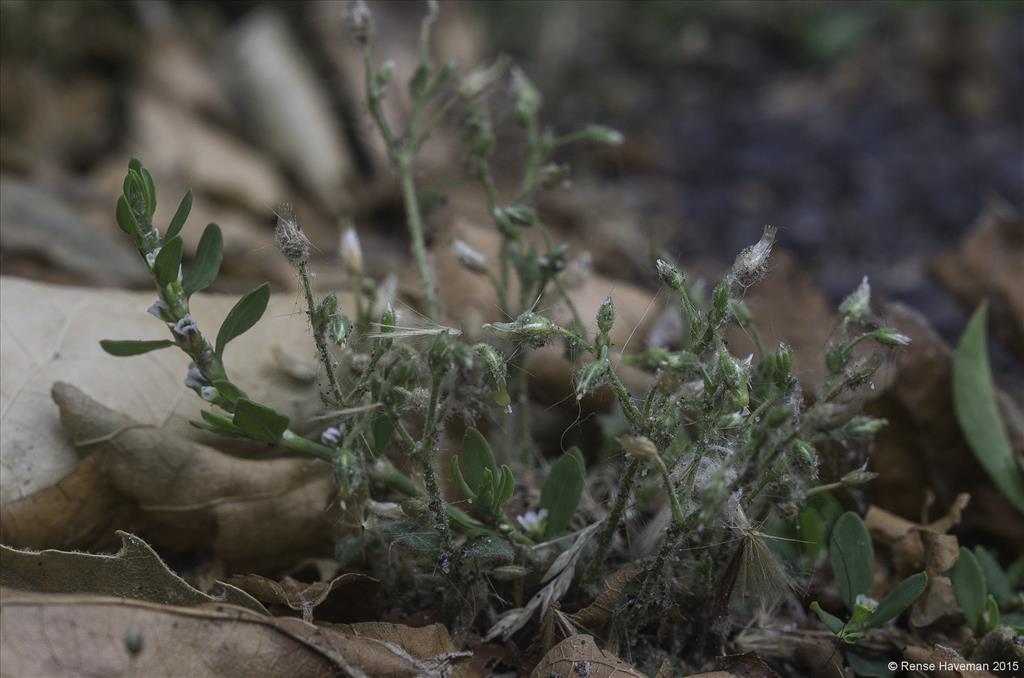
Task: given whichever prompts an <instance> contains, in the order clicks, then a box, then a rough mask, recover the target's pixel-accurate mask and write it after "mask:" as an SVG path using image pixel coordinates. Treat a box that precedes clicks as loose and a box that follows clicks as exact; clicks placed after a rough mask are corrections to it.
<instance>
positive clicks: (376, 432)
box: [370, 414, 456, 459]
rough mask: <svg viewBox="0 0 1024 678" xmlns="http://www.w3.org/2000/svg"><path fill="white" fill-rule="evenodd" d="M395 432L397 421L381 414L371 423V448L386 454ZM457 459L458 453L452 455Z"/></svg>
mask: <svg viewBox="0 0 1024 678" xmlns="http://www.w3.org/2000/svg"><path fill="white" fill-rule="evenodd" d="M394 432H395V422H393V421H392V420H391V417H388V416H385V415H383V414H382V415H380V416H379V417H377V418H376V419H374V420H373V423H372V424H370V433H371V435H370V442H371V445H370V447H371V449H372V451H373V453H374V454H376V455H381V454H384V453H385V452H386V451H387V449H388V443H389V442H391V434H393V433H394ZM452 458H453V459H455V458H456V455H452Z"/></svg>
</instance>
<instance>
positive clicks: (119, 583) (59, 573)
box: [0, 531, 267, 614]
mask: <svg viewBox="0 0 1024 678" xmlns="http://www.w3.org/2000/svg"><path fill="white" fill-rule="evenodd" d="M117 534H118V536H119V537H121V550H120V551H118V552H117V553H115V554H114V555H99V554H92V553H79V552H71V551H54V550H47V551H22V550H19V549H12V548H10V547H8V546H3V545H0V556H2V557H3V568H2V569H0V586H2V587H3V588H7V589H16V590H19V591H35V592H38V593H90V594H96V595H101V596H113V597H116V598H129V599H132V600H143V601H148V602H151V603H159V604H162V605H179V606H187V605H200V604H203V603H227V604H230V605H237V606H239V607H244V608H247V609H249V610H252V611H253V612H258V613H261V614H267V611H266V609H265V608H264V607H263V606H262V605H260V603H259V602H258V601H257V600H256V599H255V598H253V597H252V596H250V595H249V594H248V593H246V592H245V591H243V590H241V589H239V588H236V587H234V586H231V585H230V584H224V583H223V582H220V586H221V587H222V588H223V590H224V595H223V597H221V598H215V597H213V596H211V595H208V594H206V593H203V592H202V591H200V590H198V589H195V588H193V587H192V586H190V585H189V584H188V582H186V581H185V580H184V579H182V578H181V577H179V576H178V575H177V574H175V573H174V572H172V571H171V570H170V569H169V568H168V567H167V565H165V564H164V562H163V561H162V560H161V559H160V556H158V555H157V554H156V552H155V551H154V550H153V549H152V548H150V546H149V544H147V543H146V542H144V541H143V540H141V539H139V538H138V537H136V536H135V535H132V534H128V533H127V532H120V531H118V533H117Z"/></svg>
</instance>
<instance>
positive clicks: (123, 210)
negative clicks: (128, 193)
mask: <svg viewBox="0 0 1024 678" xmlns="http://www.w3.org/2000/svg"><path fill="white" fill-rule="evenodd" d="M117 225H118V227H119V228H120V229H121V230H122V231H124V232H125V233H127V234H128V235H130V236H131V237H132V238H138V237H139V235H140V234H141V229H140V228H139V225H138V223H137V222H136V221H135V215H134V214H132V208H131V207H130V206H129V205H128V200H127V199H125V197H124V196H123V195H122V196H121V197H120V198H118V199H117Z"/></svg>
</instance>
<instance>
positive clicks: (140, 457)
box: [0, 383, 338, 570]
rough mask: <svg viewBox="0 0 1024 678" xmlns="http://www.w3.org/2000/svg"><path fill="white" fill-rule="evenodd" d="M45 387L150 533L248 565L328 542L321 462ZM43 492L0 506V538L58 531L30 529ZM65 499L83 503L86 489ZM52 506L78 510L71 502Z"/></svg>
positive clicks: (329, 519) (326, 479)
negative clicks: (264, 453) (243, 453)
mask: <svg viewBox="0 0 1024 678" xmlns="http://www.w3.org/2000/svg"><path fill="white" fill-rule="evenodd" d="M53 391H54V393H53V395H54V399H55V400H56V401H57V403H58V405H59V407H60V411H61V417H62V419H63V421H64V424H65V428H66V429H67V436H68V439H69V440H70V441H73V442H74V441H77V443H78V445H79V447H80V448H81V451H82V452H83V453H88V454H89V457H88V458H87V461H88V459H92V458H96V459H97V460H98V461H97V462H94V463H96V464H97V467H96V470H97V471H98V478H99V480H100V481H101V482H100V487H104V486H109V487H111V488H112V489H113V490H114V492H115V493H116V494H117V496H119V497H121V498H123V501H124V502H125V503H127V504H128V505H130V507H132V508H133V509H134V513H133V514H132V515H133V517H134V519H136V520H139V521H142V522H144V523H145V524H146V525H148V526H149V529H148V530H147V534H150V535H152V537H151V538H152V540H153V541H154V543H156V544H158V545H163V546H165V547H167V548H171V549H184V548H189V547H191V548H196V547H208V548H210V549H211V550H212V551H213V554H214V555H215V556H216V557H218V558H220V559H221V560H223V561H224V562H225V563H226V564H228V565H232V566H234V567H237V568H246V569H253V570H259V569H265V568H266V569H269V568H273V567H281V566H285V565H287V564H289V563H293V562H295V561H296V560H299V559H302V558H304V557H308V556H312V555H318V554H322V553H325V552H326V553H329V552H330V549H331V538H332V529H333V528H334V526H335V523H336V521H337V518H338V515H337V507H336V504H333V503H332V502H331V499H332V497H333V495H334V492H335V487H334V481H333V477H332V474H331V470H330V468H329V467H328V466H327V465H326V464H324V463H322V462H317V461H311V460H306V459H269V460H259V461H257V460H246V459H239V458H236V457H232V456H229V455H226V454H223V453H222V452H219V451H218V450H215V449H213V448H210V447H206V446H204V445H200V444H198V443H194V442H192V441H190V440H186V439H185V438H182V437H179V436H176V435H171V434H169V433H166V432H164V431H162V430H160V429H156V428H152V427H147V426H142V425H140V424H138V423H137V422H135V421H134V420H132V419H131V418H129V417H127V416H125V415H123V414H120V413H118V412H115V411H113V410H111V409H109V408H107V407H104V406H103V405H101V404H99V403H97V402H96V401H94V400H93V399H91V398H90V397H89V396H87V395H85V394H84V393H83V392H82V391H80V390H79V389H77V388H75V387H74V386H71V385H69V384H63V383H58V384H56V385H55V386H54V389H53ZM40 494H44V493H40ZM44 497H45V498H47V499H48V501H47V503H43V504H37V503H36V502H35V501H34V499H35V496H32V497H29V498H28V499H26V500H24V501H20V502H16V503H14V504H10V505H8V506H7V507H5V510H4V511H3V513H2V514H0V515H2V519H3V520H2V524H0V527H2V536H3V540H4V541H5V542H7V543H13V544H17V545H20V546H26V545H27V546H30V547H36V548H39V547H45V546H48V545H49V544H48V543H47V540H50V539H53V538H55V537H56V536H59V535H54V534H49V533H47V534H43V533H40V532H39V531H38V529H37V528H38V525H39V524H40V521H41V522H42V523H44V524H47V525H50V524H51V523H52V518H51V517H50V516H49V515H47V514H46V513H43V512H44V511H49V510H53V509H54V508H55V505H54V502H53V501H52V499H53V498H52V497H50V496H49V495H48V494H44ZM73 499H74V500H76V501H82V502H84V503H85V506H86V508H87V509H88V506H89V500H90V498H89V497H88V496H76V497H74V498H73ZM56 508H57V509H59V512H71V511H74V510H76V506H75V505H73V504H72V505H65V506H57V507H56ZM93 529H95V526H93ZM40 542H42V543H40Z"/></svg>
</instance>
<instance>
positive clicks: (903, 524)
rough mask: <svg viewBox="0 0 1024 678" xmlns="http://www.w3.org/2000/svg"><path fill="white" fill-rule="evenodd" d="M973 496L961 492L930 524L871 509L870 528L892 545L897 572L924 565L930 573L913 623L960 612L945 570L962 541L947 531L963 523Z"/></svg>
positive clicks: (913, 610)
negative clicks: (940, 515)
mask: <svg viewBox="0 0 1024 678" xmlns="http://www.w3.org/2000/svg"><path fill="white" fill-rule="evenodd" d="M970 500H971V497H970V495H968V494H960V495H958V496H957V498H956V500H955V501H954V502H953V504H952V505H951V506H950V507H949V510H948V511H947V512H946V515H944V516H942V517H941V518H939V519H938V520H936V521H933V522H931V523H928V524H927V525H919V524H917V523H914V522H913V521H910V520H907V519H905V518H900V517H899V516H897V515H895V514H893V513H890V512H889V511H886V510H885V509H881V508H878V507H877V506H872V507H871V508H869V509H868V513H867V515H866V516H865V520H864V522H865V524H866V525H867V527H868V531H869V532H870V533H871V536H872V537H873V538H874V539H875V541H877V542H879V543H880V544H882V545H884V546H887V547H889V548H890V550H891V552H892V562H893V565H894V567H895V568H896V572H897V574H898V575H900V576H902V577H906V576H908V575H910V574H912V573H914V572H920V571H921V570H922V569H923V570H925V571H926V572H927V573H928V587H927V588H926V589H925V591H924V593H923V594H922V595H921V596H920V597H919V598H918V599H917V600H916V601H914V605H913V607H912V608H911V610H910V623H911V625H913V626H915V627H918V628H923V627H925V626H930V625H932V624H934V623H936V622H937V621H939V620H940V619H943V618H946V617H948V616H950V615H953V614H957V612H956V610H957V605H956V596H955V595H954V593H953V583H952V582H951V581H950V580H949V577H946V576H945V572H947V571H948V570H949V568H951V567H952V566H953V565H954V564H955V563H956V561H957V558H958V557H959V553H960V552H959V542H958V541H957V538H956V537H955V536H952V535H947V534H946V532H948V531H949V530H951V529H952V528H953V527H955V526H956V525H958V524H960V520H961V517H962V514H963V510H964V509H965V508H966V507H967V504H968V503H969V502H970Z"/></svg>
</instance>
